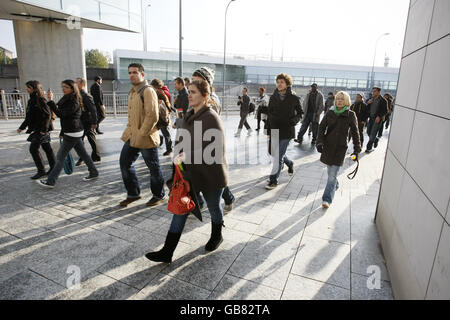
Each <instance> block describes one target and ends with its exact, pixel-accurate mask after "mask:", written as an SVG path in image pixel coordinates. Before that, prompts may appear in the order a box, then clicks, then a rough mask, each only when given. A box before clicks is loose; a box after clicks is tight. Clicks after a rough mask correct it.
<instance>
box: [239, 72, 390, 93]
mask: <svg viewBox="0 0 450 320" xmlns="http://www.w3.org/2000/svg"><path fill="white" fill-rule="evenodd" d="M246 72H247V73H246V76H245V82H247V83H260V84H271V83H274V82H275V78H276V76H277V74H279V73H281V72H284V73H287V74H289V75H291V76H292V79H293V81H294V85H296V86H309V85H311V84H312V83H314V82H315V83H317V84H318V85H319V87H320V86H327V87H336V88H347V89H355V90H358V89H367V86H368V85H370V79H371V72H370V71H353V70H328V69H322V68H321V69H319V68H317V69H313V68H295V67H291V68H287V67H281V68H278V67H254V66H249V67H247V68H246ZM397 78H398V73H387V72H375V75H374V79H375V80H374V84H375V85H377V86H379V87H380V88H382V89H385V90H396V89H397Z"/></svg>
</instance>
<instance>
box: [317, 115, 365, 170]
mask: <svg viewBox="0 0 450 320" xmlns="http://www.w3.org/2000/svg"><path fill="white" fill-rule="evenodd" d="M349 130H350V132H351V135H352V139H353V144H354V152H357V153H360V152H361V141H360V139H359V132H358V123H357V120H356V115H355V113H354V112H353V111H349V110H347V111H344V112H343V113H342V114H340V115H337V114H336V113H335V112H334V110H329V111H328V112H327V113H326V114H325V117H323V119H322V122H320V125H319V135H318V137H317V146H320V145H323V151H322V155H321V157H320V161H322V162H323V163H324V164H326V165H329V166H333V165H334V166H342V165H343V164H344V158H345V154H346V153H347V148H348V140H347V139H348V131H349Z"/></svg>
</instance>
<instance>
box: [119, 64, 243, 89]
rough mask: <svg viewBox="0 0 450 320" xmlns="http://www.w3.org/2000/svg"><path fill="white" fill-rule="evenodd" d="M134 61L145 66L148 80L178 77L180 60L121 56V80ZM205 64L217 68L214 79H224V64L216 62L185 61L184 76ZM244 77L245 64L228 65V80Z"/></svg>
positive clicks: (189, 75) (126, 74)
mask: <svg viewBox="0 0 450 320" xmlns="http://www.w3.org/2000/svg"><path fill="white" fill-rule="evenodd" d="M132 62H137V63H140V64H142V65H143V66H144V69H145V78H146V79H147V80H152V79H155V78H158V79H161V80H163V81H172V80H174V79H175V78H176V77H178V69H179V64H178V61H169V60H154V59H134V58H119V66H118V70H117V71H118V76H119V80H121V81H123V80H127V79H128V65H129V64H130V63H132ZM204 66H207V67H210V68H211V69H213V70H215V71H216V73H215V75H214V79H215V80H216V81H222V77H223V65H221V64H215V63H198V62H183V77H191V76H192V74H193V73H194V71H195V70H197V69H199V68H200V67H204ZM244 79H245V67H244V66H232V65H227V73H226V79H225V80H226V81H232V82H239V83H242V82H244Z"/></svg>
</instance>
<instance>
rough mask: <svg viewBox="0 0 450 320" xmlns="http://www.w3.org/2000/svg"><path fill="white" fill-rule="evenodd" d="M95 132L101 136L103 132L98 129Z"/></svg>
mask: <svg viewBox="0 0 450 320" xmlns="http://www.w3.org/2000/svg"><path fill="white" fill-rule="evenodd" d="M95 132H97V134H103V132H102V131H100V130H98V129H96V130H95Z"/></svg>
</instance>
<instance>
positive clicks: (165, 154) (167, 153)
mask: <svg viewBox="0 0 450 320" xmlns="http://www.w3.org/2000/svg"><path fill="white" fill-rule="evenodd" d="M171 153H172V150H167V151H166V152H164V153H163V156H168V155H170V154H171Z"/></svg>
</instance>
